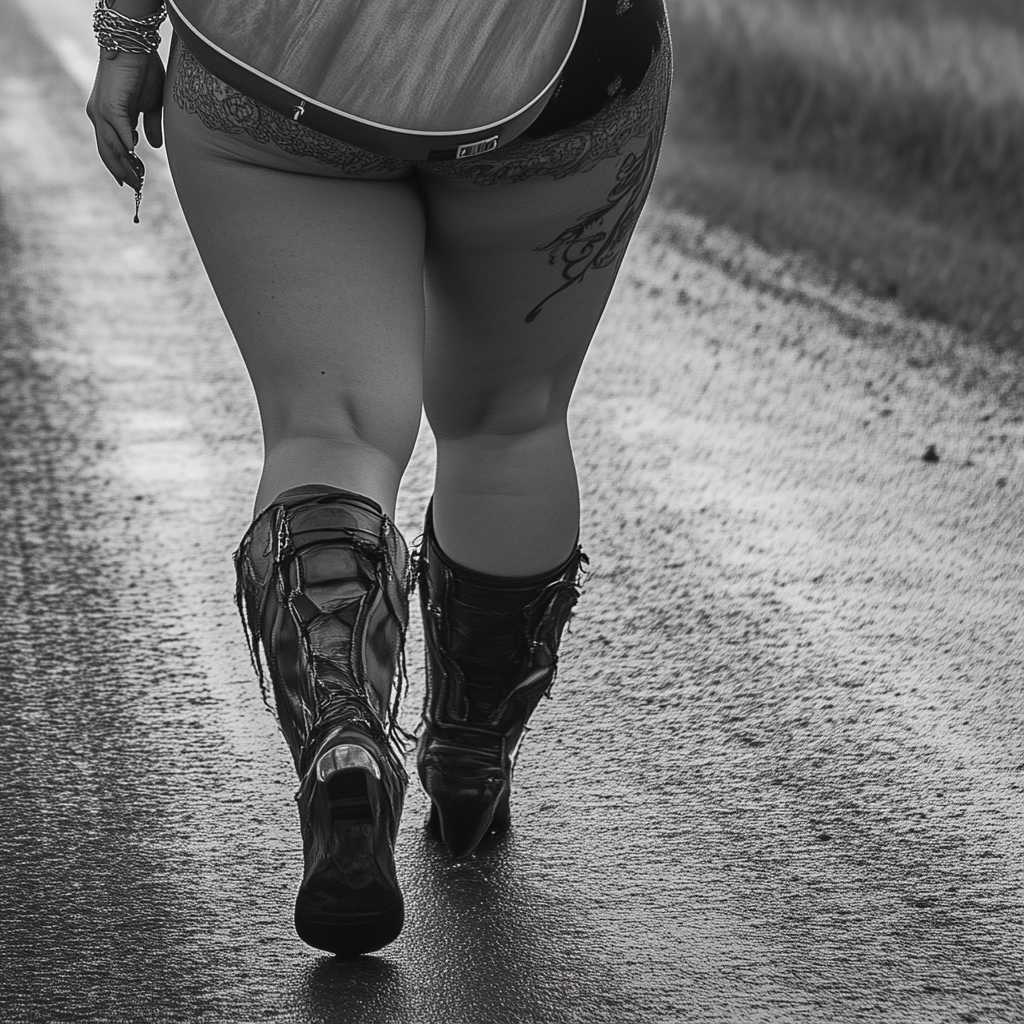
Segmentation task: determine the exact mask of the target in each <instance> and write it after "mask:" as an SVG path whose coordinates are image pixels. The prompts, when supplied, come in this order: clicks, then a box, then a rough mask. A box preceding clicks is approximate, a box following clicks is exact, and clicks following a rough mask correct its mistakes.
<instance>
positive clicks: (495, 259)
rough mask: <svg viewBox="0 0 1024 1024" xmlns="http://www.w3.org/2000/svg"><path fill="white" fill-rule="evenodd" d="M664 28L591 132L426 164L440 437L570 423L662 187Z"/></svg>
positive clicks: (429, 350) (570, 131)
mask: <svg viewBox="0 0 1024 1024" xmlns="http://www.w3.org/2000/svg"><path fill="white" fill-rule="evenodd" d="M670 84H671V52H670V48H669V43H668V38H667V31H666V33H665V35H664V37H663V42H662V45H661V46H660V48H659V49H658V50H657V51H656V52H655V53H654V54H653V57H652V59H651V61H650V65H649V67H648V68H647V70H646V72H645V73H644V75H643V78H642V81H640V83H639V84H638V85H637V87H636V88H635V89H633V90H632V91H630V92H629V93H628V94H627V95H623V96H621V97H619V98H618V99H616V100H614V101H612V102H609V103H608V104H607V105H606V106H605V107H604V108H603V109H602V110H601V111H599V112H598V113H597V114H595V115H593V116H591V117H589V118H587V119H585V120H584V121H582V122H580V123H578V124H576V125H573V126H571V127H569V128H565V129H562V130H559V131H555V132H553V133H552V134H550V135H547V136H544V137H542V138H521V139H519V140H516V141H515V142H513V143H512V144H511V145H509V146H506V147H502V149H501V150H499V151H497V152H496V153H494V154H491V155H490V156H489V157H479V158H476V159H474V160H467V161H464V162H459V163H456V162H450V163H445V164H422V165H420V169H419V170H420V177H421V181H422V183H423V188H424V195H425V200H426V206H427V217H428V220H427V251H426V261H427V262H426V270H427V285H428V288H427V309H428V320H427V339H426V366H425V376H424V389H425V403H426V408H427V414H428V417H429V418H430V422H431V425H432V427H433V428H434V431H435V433H436V434H438V436H439V437H458V436H465V435H466V434H469V433H473V432H477V431H498V432H503V433H504V432H510V433H515V432H518V431H520V430H525V429H534V428H535V427H537V426H539V425H542V424H543V423H545V422H553V421H555V420H557V419H559V418H562V417H564V415H565V410H566V408H567V406H568V403H569V398H570V396H571V392H572V388H573V385H574V384H575V380H576V377H577V375H578V372H579V369H580V366H581V364H582V361H583V358H584V356H585V354H586V350H587V347H588V345H589V343H590V340H591V338H592V337H593V334H594V331H595V329H596V327H597V324H598V321H599V319H600V317H601V313H602V312H603V310H604V306H605V303H606V302H607V300H608V296H609V293H610V291H611V288H612V285H613V283H614V280H615V275H616V272H617V270H618V267H619V264H620V262H621V260H622V257H623V255H624V254H625V251H626V246H627V244H628V242H629V239H630V237H631V235H632V232H633V229H634V228H635V226H636V223H637V220H638V218H639V215H640V212H641V210H642V207H643V204H644V201H645V199H646V197H647V194H648V192H649V190H650V186H651V182H652V180H653V177H654V173H655V169H656V165H657V158H658V153H659V149H660V144H661V138H662V134H663V131H664V123H665V115H666V109H667V103H668V92H669V88H670Z"/></svg>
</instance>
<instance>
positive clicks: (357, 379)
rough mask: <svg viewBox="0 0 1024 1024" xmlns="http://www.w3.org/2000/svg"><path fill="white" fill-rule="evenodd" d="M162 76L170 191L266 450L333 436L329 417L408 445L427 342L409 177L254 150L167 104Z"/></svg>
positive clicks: (374, 439)
mask: <svg viewBox="0 0 1024 1024" xmlns="http://www.w3.org/2000/svg"><path fill="white" fill-rule="evenodd" d="M171 71H172V73H171V75H169V84H168V91H167V97H166V101H165V122H166V125H165V130H166V137H167V152H168V159H169V162H170V165H171V170H172V174H173V177H174V184H175V189H176V191H177V194H178V197H179V199H180V201H181V206H182V209H183V211H184V213H185V217H186V219H187V221H188V224H189V228H190V230H191V232H192V235H193V238H194V240H195V243H196V246H197V248H198V250H199V253H200V255H201V257H202V259H203V262H204V264H205V266H206V269H207V272H208V274H209V277H210V281H211V283H212V285H213V288H214V290H215V292H216V294H217V297H218V299H219V301H220V303H221V306H222V308H223V310H224V313H225V315H226V317H227V320H228V322H229V324H230V326H231V329H232V332H233V333H234V336H235V339H236V341H237V343H238V346H239V348H240V350H241V353H242V356H243V358H244V360H245V363H246V366H247V368H248V370H249V373H250V376H251V378H252V381H253V386H254V388H255V391H256V395H257V399H258V401H259V404H260V411H261V414H262V417H263V421H264V428H265V433H266V435H267V442H268V444H273V443H274V441H275V440H276V439H277V438H278V437H279V436H280V435H282V434H295V433H302V432H307V433H313V434H316V433H317V432H318V431H323V430H324V429H328V430H330V429H333V428H334V426H335V425H336V424H334V423H331V422H330V419H331V418H333V419H334V420H335V421H339V422H340V421H344V420H348V421H350V424H351V426H352V427H353V428H354V429H355V430H356V432H357V433H360V434H363V435H366V437H365V439H366V440H368V441H370V442H371V443H374V444H377V443H378V442H380V443H382V444H383V445H385V446H387V444H388V435H389V434H391V433H396V432H398V433H401V434H402V435H403V436H405V435H407V434H408V433H409V431H410V430H411V431H412V434H413V436H415V431H416V427H417V425H418V422H419V415H420V399H421V381H422V351H423V333H424V303H423V248H424V211H423V200H422V195H421V192H420V188H419V185H418V183H417V181H416V179H415V178H414V177H410V172H409V171H408V170H407V169H396V168H390V169H389V168H386V167H382V168H378V171H377V172H374V171H372V170H368V171H366V173H365V174H362V175H360V176H352V172H353V171H354V165H352V166H350V167H349V168H348V173H345V174H342V173H341V171H340V169H339V167H338V166H337V165H333V166H331V165H324V164H322V162H319V161H317V160H315V159H314V158H311V157H310V156H309V155H308V154H305V155H296V154H291V153H289V152H288V151H286V150H284V149H282V148H281V147H280V146H276V144H269V143H267V144H259V147H257V146H250V145H249V144H248V143H247V142H246V141H245V138H244V137H241V136H240V135H239V134H238V133H232V132H230V131H223V132H221V131H217V130H216V129H214V128H211V127H210V125H209V124H208V123H207V122H206V121H205V120H204V119H203V118H201V117H199V116H198V115H197V114H196V113H195V112H194V111H190V110H189V109H187V104H181V103H178V102H176V101H175V99H174V96H173V91H174V86H175V78H174V73H173V72H174V66H173V62H172V69H171ZM271 146H273V147H276V148H271ZM367 157H368V159H374V158H372V157H369V155H367ZM289 161H291V162H289ZM325 168H326V170H325V172H324V173H320V171H321V170H324V169H325ZM364 169H365V168H364ZM381 174H382V175H383V177H381V176H380V175H381ZM396 174H398V176H397V177H396V176H395V175H396ZM325 418H326V420H325ZM341 426H344V423H341Z"/></svg>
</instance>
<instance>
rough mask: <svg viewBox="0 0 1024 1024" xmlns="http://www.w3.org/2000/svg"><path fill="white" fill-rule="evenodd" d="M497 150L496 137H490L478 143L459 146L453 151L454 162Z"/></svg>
mask: <svg viewBox="0 0 1024 1024" xmlns="http://www.w3.org/2000/svg"><path fill="white" fill-rule="evenodd" d="M497 148H498V136H497V135H492V136H491V137H490V138H489V139H481V140H480V141H479V142H467V143H466V144H465V145H464V146H459V148H458V149H457V150H456V151H455V159H456V160H465V159H466V157H467V156H479V155H480V154H481V153H490V151H491V150H492V149H497Z"/></svg>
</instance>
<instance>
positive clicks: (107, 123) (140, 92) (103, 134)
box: [85, 50, 164, 191]
mask: <svg viewBox="0 0 1024 1024" xmlns="http://www.w3.org/2000/svg"><path fill="white" fill-rule="evenodd" d="M163 91H164V65H163V61H161V60H160V57H159V56H158V55H157V54H155V53H126V52H124V51H123V50H100V63H99V67H98V68H97V69H96V81H95V83H94V84H93V87H92V95H91V96H90V97H89V102H88V103H87V104H86V107H85V112H86V113H87V114H88V115H89V120H90V121H92V123H93V127H94V128H95V129H96V148H97V149H98V150H99V153H100V159H101V160H102V161H103V163H104V165H105V166H106V168H107V170H108V171H110V173H111V174H112V175H113V176H114V179H115V180H116V181H117V183H118V184H119V185H124V184H127V185H129V186H131V188H133V189H135V190H136V191H138V190H139V189H141V188H142V173H143V169H142V162H141V161H140V160H139V158H138V157H137V156H135V144H136V143H137V142H138V141H139V133H138V131H137V130H136V128H137V126H138V123H139V114H142V125H143V130H144V131H145V133H146V140H147V141H148V142H149V144H150V145H151V146H152V147H153V148H154V149H159V148H160V146H161V145H162V144H163V131H162V129H161V125H160V114H161V108H162V105H163Z"/></svg>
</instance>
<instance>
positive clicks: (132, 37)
mask: <svg viewBox="0 0 1024 1024" xmlns="http://www.w3.org/2000/svg"><path fill="white" fill-rule="evenodd" d="M113 4H114V0H96V11H95V13H94V14H93V19H92V27H93V31H94V32H95V33H96V42H97V43H99V44H100V48H101V49H103V50H124V51H125V52H127V53H154V52H155V51H156V49H157V47H158V46H159V45H160V31H159V29H160V25H161V23H162V22H163V20H164V18H166V17H167V8H166V7H165V6H164V5H163V4H162V3H161V4H160V9H159V10H158V11H157V12H156V13H155V14H151V15H149V16H148V17H146V18H129V17H128V16H127V15H126V14H121V12H120V11H115V10H114V7H113Z"/></svg>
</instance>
